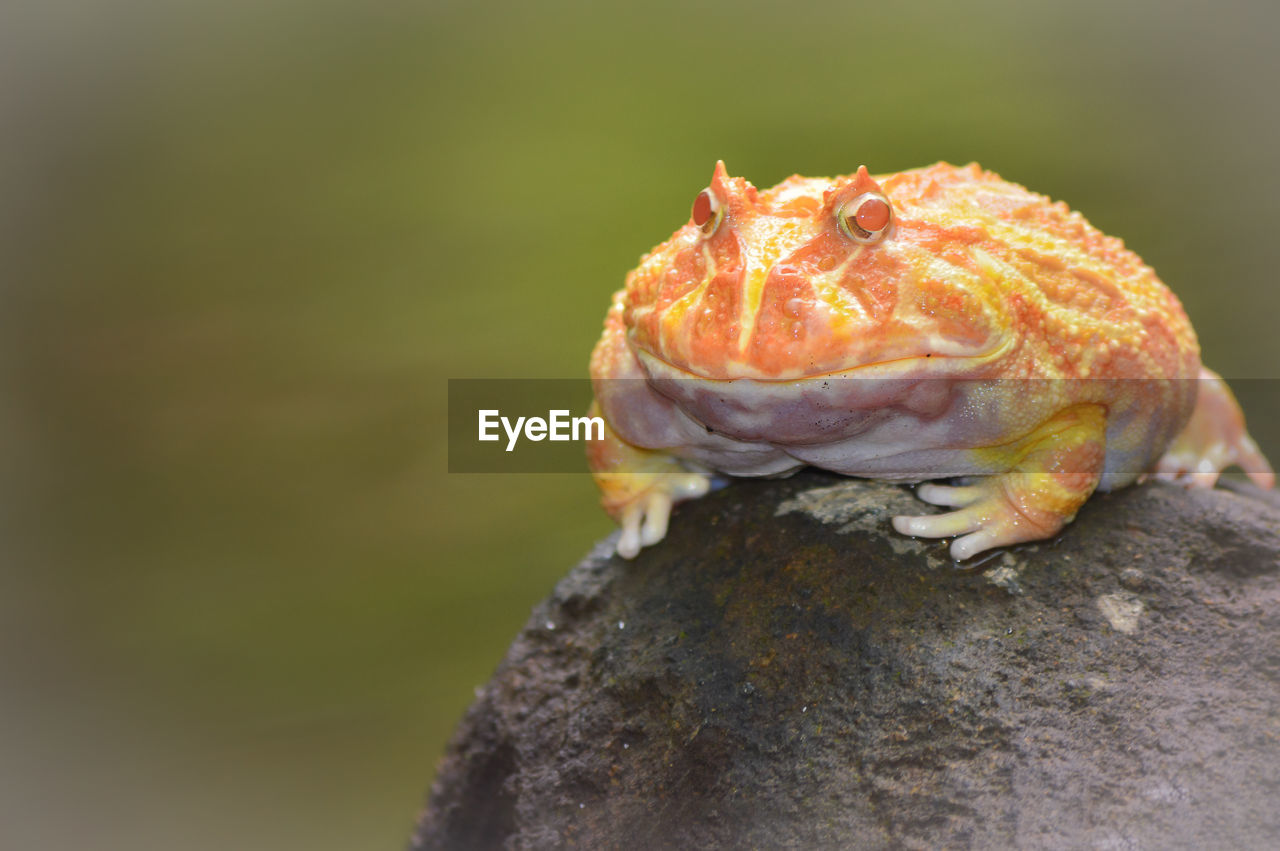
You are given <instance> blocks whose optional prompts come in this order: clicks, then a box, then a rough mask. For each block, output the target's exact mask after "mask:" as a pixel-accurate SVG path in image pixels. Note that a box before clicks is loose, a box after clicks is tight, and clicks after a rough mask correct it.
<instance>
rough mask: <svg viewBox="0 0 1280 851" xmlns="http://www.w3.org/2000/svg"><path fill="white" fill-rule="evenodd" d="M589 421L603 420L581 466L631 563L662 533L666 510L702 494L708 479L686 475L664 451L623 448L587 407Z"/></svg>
mask: <svg viewBox="0 0 1280 851" xmlns="http://www.w3.org/2000/svg"><path fill="white" fill-rule="evenodd" d="M590 416H593V417H596V416H598V417H600V418H601V419H602V420H604V423H605V426H604V439H603V440H593V441H590V442H588V444H587V447H588V448H587V463H588V465H589V466H590V467H591V475H592V477H593V478H594V479H595V480H596V485H597V486H599V488H600V503H601V505H603V506H604V509H605V511H607V512H609V514H611V515H612V516H613V518H614V519H615V520H617V521H618V523H619V524H620V525H621V526H622V535H621V536H620V537H619V538H618V555H620V556H622V557H623V558H634V557H635V555H636V553H638V552H640V548H641V547H647V546H649V545H650V544H656V543H657V542H658V541H661V540H662V539H663V538H664V537H666V534H667V520H668V518H669V517H670V515H671V506H672V505H674V504H675V503H677V502H680V501H682V500H686V499H694V498H696V497H699V496H702V495H703V494H705V493H706V492H707V491H708V490H709V489H710V487H711V478H710V477H709V476H707V475H706V474H704V473H701V472H697V471H694V470H690V469H689V468H687V467H686V466H685V465H684V464H683V463H682V462H681V461H680V460H679V459H677V458H676V457H675V456H673V455H669V454H667V453H666V452H661V451H658V450H654V449H641V448H640V447H638V446H632V445H631V444H630V443H627V442H626V441H625V440H623V439H622V438H621V437H619V436H618V434H617V432H615V431H614V430H613V427H612V426H610V425H609V421H608V420H607V419H605V418H604V416H603V415H602V414H601V413H600V406H599V405H598V404H596V403H594V402H593V403H592V404H591V411H590Z"/></svg>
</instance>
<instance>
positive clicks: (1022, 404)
mask: <svg viewBox="0 0 1280 851" xmlns="http://www.w3.org/2000/svg"><path fill="white" fill-rule="evenodd" d="M591 376H592V380H593V387H594V390H595V395H596V402H595V404H594V405H593V411H598V412H599V413H600V414H602V415H603V416H604V418H605V420H606V423H607V424H608V428H607V429H606V439H605V440H604V441H597V442H595V443H593V444H591V448H590V449H589V450H588V459H589V462H590V465H591V469H592V471H593V474H594V476H595V479H596V482H597V484H598V485H599V486H600V489H601V494H602V502H603V504H604V507H605V508H606V510H608V511H609V512H610V513H611V514H612V515H613V516H614V517H615V518H616V519H618V521H619V522H620V523H621V525H622V527H623V532H622V535H621V536H620V538H619V542H618V552H619V553H620V554H622V555H623V556H626V557H631V556H634V555H635V554H636V553H637V552H638V551H639V549H640V548H641V547H642V546H645V545H649V544H653V543H656V542H658V541H659V540H661V539H662V537H663V536H664V535H665V533H666V526H667V521H668V517H669V514H670V509H671V506H672V505H673V504H674V503H676V502H679V501H680V500H682V499H690V498H694V497H697V496H700V495H702V494H703V493H705V492H706V491H707V490H708V489H709V487H710V486H711V482H712V477H713V476H714V475H715V474H716V473H724V474H728V475H733V476H766V475H781V474H786V473H788V472H791V471H793V470H795V469H798V468H799V467H800V466H803V465H806V464H809V465H813V466H818V467H822V468H824V469H828V470H833V471H836V472H840V473H844V474H847V475H853V476H867V477H874V478H880V479H887V480H890V481H905V482H921V481H928V480H936V479H948V480H953V481H951V483H948V484H941V483H929V484H923V485H921V486H920V487H919V488H918V489H917V491H916V493H917V496H918V497H919V498H920V499H922V500H923V501H925V502H928V503H932V504H935V505H940V506H945V507H946V508H948V509H950V510H949V511H946V512H944V513H941V514H929V515H920V516H900V517H896V518H895V519H894V526H895V528H896V529H897V530H898V531H899V532H902V533H903V534H908V535H917V536H923V537H954V538H955V540H954V541H953V542H952V545H951V553H952V555H953V556H954V557H955V558H957V559H965V558H968V557H970V556H973V555H975V554H977V553H979V552H982V551H983V550H986V549H989V548H991V547H996V546H1003V545H1007V544H1013V543H1018V542H1022V541H1030V540H1038V539H1042V538H1047V537H1050V536H1052V535H1054V534H1056V533H1057V532H1058V531H1059V530H1060V529H1061V528H1062V527H1063V525H1065V524H1066V523H1068V522H1070V520H1071V519H1072V518H1073V517H1074V516H1075V513H1076V511H1077V510H1078V509H1079V507H1080V506H1081V505H1082V504H1083V503H1084V501H1085V500H1086V499H1088V497H1089V496H1090V495H1091V494H1092V493H1093V492H1094V491H1095V490H1097V489H1099V488H1101V489H1104V490H1105V489H1111V488H1115V487H1121V486H1123V485H1126V484H1130V483H1132V482H1133V481H1135V480H1137V479H1139V478H1140V477H1141V476H1143V475H1144V474H1146V473H1149V472H1154V473H1156V474H1158V475H1162V476H1166V477H1170V478H1175V479H1182V480H1184V481H1186V482H1187V483H1188V484H1193V485H1198V486H1212V484H1213V483H1214V481H1215V480H1216V478H1217V475H1218V472H1219V471H1220V470H1222V469H1223V468H1224V467H1226V466H1229V465H1231V464H1233V463H1234V464H1240V465H1241V466H1242V467H1243V468H1244V469H1245V470H1246V472H1248V473H1249V474H1250V476H1251V477H1252V478H1253V479H1254V481H1255V482H1257V483H1258V484H1259V485H1260V486H1263V487H1270V486H1272V484H1273V482H1274V476H1273V474H1272V473H1271V468H1270V466H1269V465H1268V464H1267V461H1266V459H1265V458H1263V456H1262V455H1261V454H1260V453H1259V451H1258V449H1257V447H1256V445H1255V444H1254V443H1253V441H1252V440H1251V439H1250V438H1249V436H1248V434H1247V433H1246V431H1245V427H1244V418H1243V414H1242V413H1241V411H1240V408H1239V406H1238V404H1237V403H1236V402H1235V399H1234V398H1233V397H1232V395H1231V393H1230V390H1229V389H1227V387H1226V385H1225V383H1223V382H1222V380H1221V379H1220V378H1218V377H1217V376H1216V375H1215V374H1213V373H1212V372H1210V371H1209V370H1207V369H1205V368H1204V367H1202V366H1201V364H1200V351H1199V345H1198V343H1197V342H1196V337H1195V333H1194V331H1193V330H1192V328H1191V324H1190V322H1189V321H1188V319H1187V316H1186V313H1185V312H1184V311H1183V309H1182V306H1181V304H1180V303H1179V302H1178V300H1177V298H1176V297H1175V296H1174V295H1173V293H1171V292H1170V291H1169V289H1168V288H1167V287H1165V286H1164V284H1163V283H1161V281H1160V280H1159V279H1158V278H1157V277H1156V275H1155V273H1154V272H1153V271H1152V270H1151V269H1150V268H1149V267H1148V266H1146V265H1145V264H1144V263H1143V262H1142V260H1141V259H1140V258H1139V257H1138V256H1137V255H1135V254H1134V253H1133V252H1131V251H1129V250H1127V249H1126V248H1125V247H1124V245H1123V243H1122V242H1121V241H1120V240H1118V239H1115V238H1113V237H1109V236H1106V235H1104V234H1102V233H1100V232H1099V231H1098V230H1096V229H1095V228H1093V227H1092V226H1091V225H1089V223H1088V222H1086V221H1085V219H1084V217H1083V216H1081V215H1080V214H1079V213H1076V212H1074V211H1072V210H1070V209H1069V208H1068V207H1067V206H1066V205H1065V204H1063V203H1061V202H1057V203H1055V202H1051V201H1050V200H1049V199H1047V198H1045V197H1043V196H1040V195H1037V194H1035V193H1032V192H1029V191H1028V190H1026V189H1024V188H1023V187H1021V186H1018V185H1016V184H1012V183H1008V182H1006V181H1004V180H1002V179H1001V178H999V177H998V176H996V175H995V174H993V173H991V172H986V171H983V170H982V169H981V168H979V167H978V166H977V165H969V166H967V167H963V168H957V167H955V166H951V165H948V164H945V163H939V164H937V165H933V166H929V167H927V168H922V169H915V170H911V171H905V172H899V173H896V174H891V175H881V176H878V177H872V176H871V175H870V174H868V173H867V171H866V169H865V168H860V169H859V170H858V171H857V172H856V173H854V174H852V175H849V176H845V177H838V178H834V179H826V178H804V177H800V176H798V175H797V176H793V177H790V178H788V179H786V180H784V181H782V182H781V183H779V184H778V185H777V186H775V187H773V188H772V189H768V190H766V191H763V192H759V191H757V190H756V189H755V187H753V186H752V185H751V184H750V183H748V182H747V181H746V180H744V179H742V178H733V177H730V176H729V175H728V173H727V171H726V170H725V168H724V164H723V163H719V164H717V166H716V169H715V172H714V174H713V176H712V180H711V183H710V185H709V186H708V187H707V189H705V190H704V191H703V192H702V193H701V194H700V195H699V196H698V198H697V199H696V200H695V203H694V206H693V211H692V214H691V216H690V220H689V222H687V223H686V224H685V225H684V226H683V227H681V228H680V229H679V230H677V231H676V232H675V233H674V234H673V235H672V236H671V238H670V239H669V240H667V241H666V242H664V243H662V244H661V245H659V246H657V247H656V248H654V249H653V250H652V251H651V252H649V253H648V254H647V255H645V256H644V257H643V258H642V259H641V261H640V265H639V266H638V267H637V268H636V269H635V270H633V271H632V272H631V273H630V274H629V275H628V276H627V280H626V286H625V288H624V289H622V290H619V291H618V292H617V293H616V294H615V295H614V299H613V304H612V305H611V307H610V309H609V312H608V314H607V316H606V319H605V328H604V333H603V335H602V337H601V339H600V342H599V343H598V344H597V346H596V348H595V350H594V352H593V353H592V357H591ZM957 478H959V479H960V481H959V482H956V481H954V480H955V479H957Z"/></svg>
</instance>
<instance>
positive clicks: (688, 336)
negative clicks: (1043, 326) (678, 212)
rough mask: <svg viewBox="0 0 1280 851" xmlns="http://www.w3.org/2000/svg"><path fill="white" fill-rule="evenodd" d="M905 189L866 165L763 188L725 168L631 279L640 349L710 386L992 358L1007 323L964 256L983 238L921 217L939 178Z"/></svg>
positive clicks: (629, 320) (987, 283)
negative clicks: (711, 381) (710, 381)
mask: <svg viewBox="0 0 1280 851" xmlns="http://www.w3.org/2000/svg"><path fill="white" fill-rule="evenodd" d="M948 168H950V167H949V166H948ZM904 174H909V173H904ZM899 177H901V176H899ZM895 180H897V178H895ZM899 185H900V187H901V189H902V190H903V191H902V192H901V194H897V193H896V191H895V189H894V186H893V185H889V186H881V184H880V183H879V182H877V181H876V180H875V179H874V178H873V177H872V176H871V175H870V174H868V173H867V170H866V168H859V169H858V171H857V172H856V173H855V174H853V175H849V176H846V177H841V178H836V179H834V180H827V179H823V178H802V177H799V176H793V177H790V178H788V179H787V180H784V181H783V182H782V183H779V184H778V185H777V186H775V187H773V188H772V189H769V190H766V191H765V192H758V191H757V190H756V188H755V187H754V186H752V185H751V184H750V183H748V182H747V181H746V180H744V179H743V178H740V177H730V176H729V174H728V172H727V171H726V170H725V167H724V163H723V162H720V163H717V164H716V168H715V172H714V173H713V174H712V177H711V183H710V185H708V186H707V188H706V189H703V190H702V191H701V192H699V193H698V194H697V196H696V197H695V199H694V202H693V208H692V211H691V213H690V217H689V221H688V222H687V223H686V224H685V225H684V226H683V227H682V228H680V229H679V230H677V231H676V232H675V233H674V234H673V235H672V236H671V238H670V239H669V240H667V241H666V242H665V243H663V244H662V245H659V246H658V247H657V248H655V249H654V250H653V251H651V252H650V253H649V254H648V255H646V256H645V258H644V259H643V260H642V261H641V263H640V266H639V267H638V268H637V269H636V270H635V271H633V272H632V273H631V275H630V276H629V277H628V278H627V290H626V298H625V313H624V322H625V324H626V326H627V328H628V333H629V337H630V340H631V342H632V345H633V346H634V347H636V348H637V349H638V350H639V351H640V352H641V353H642V354H647V355H650V356H652V357H653V358H656V359H657V360H658V361H661V362H665V364H666V365H667V366H669V367H674V368H675V370H677V371H679V372H682V373H687V374H691V375H694V376H699V377H704V378H744V377H752V378H768V379H795V378H804V377H811V376H818V375H827V374H829V373H836V372H844V371H847V370H852V369H857V368H860V367H864V366H870V365H877V364H884V363H887V362H889V361H903V360H907V359H912V360H914V359H920V361H921V365H922V366H925V372H926V374H927V373H945V368H943V367H942V361H944V360H946V359H948V358H951V359H954V358H965V359H973V358H975V357H977V358H981V357H985V356H988V355H989V354H990V353H991V352H993V351H995V350H997V349H999V348H1000V347H1001V346H1002V344H1003V342H1004V341H1005V340H1006V339H1007V338H1008V336H1009V334H1008V333H1007V332H1008V328H1009V321H1008V320H1007V318H1006V316H1005V312H1004V310H1003V309H1002V307H1001V305H1000V299H999V294H998V291H997V289H998V288H997V287H995V286H993V282H992V280H991V279H990V277H989V276H986V275H984V274H982V273H981V271H980V270H978V269H977V265H976V264H975V262H974V261H973V259H972V256H971V255H970V254H968V253H967V244H969V245H971V244H972V243H974V242H976V241H980V240H981V238H982V232H981V229H980V228H973V227H965V226H964V223H963V222H962V221H961V222H959V223H956V222H951V223H950V224H958V226H955V227H948V223H947V222H944V223H943V224H941V225H939V224H938V222H937V220H936V216H930V215H925V214H923V213H922V212H921V211H922V210H923V209H925V208H926V207H928V203H927V202H928V198H927V195H928V193H929V192H930V191H935V190H936V188H937V184H936V180H934V181H933V183H932V184H930V186H925V185H924V184H923V183H921V182H920V181H912V180H909V179H908V180H906V181H905V182H902V183H900V184H899ZM930 187H932V188H930ZM926 358H932V359H933V360H932V361H930V362H929V363H928V364H927V365H926V364H924V361H925V359H926Z"/></svg>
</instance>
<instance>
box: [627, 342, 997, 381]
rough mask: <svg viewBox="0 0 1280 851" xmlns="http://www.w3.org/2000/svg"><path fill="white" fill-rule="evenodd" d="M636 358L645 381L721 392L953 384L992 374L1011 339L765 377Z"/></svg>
mask: <svg viewBox="0 0 1280 851" xmlns="http://www.w3.org/2000/svg"><path fill="white" fill-rule="evenodd" d="M632 348H633V350H634V351H635V353H636V358H637V360H638V361H639V362H640V366H641V367H642V369H643V370H644V373H645V375H646V376H647V377H648V378H649V380H650V382H651V383H652V382H664V381H696V382H700V383H703V384H708V385H715V386H717V387H721V388H725V389H726V390H727V388H728V387H730V386H732V385H734V384H736V383H740V382H749V383H751V384H776V385H801V384H807V383H810V382H818V383H822V382H828V383H829V382H831V381H843V380H846V379H847V380H851V381H853V380H857V381H868V380H896V381H902V380H909V381H920V380H924V379H940V380H957V379H971V378H982V377H986V376H993V375H995V374H996V373H997V369H996V368H997V367H998V365H999V364H1000V363H1001V362H1002V361H1003V360H1004V358H1005V356H1006V355H1008V354H1009V353H1010V352H1012V350H1013V348H1014V337H1013V335H1005V336H1002V337H1001V338H999V339H998V340H997V341H996V344H995V345H994V346H990V347H987V348H985V349H983V350H982V351H979V352H972V351H950V352H947V351H928V352H923V353H916V354H909V355H903V356H901V357H891V358H886V359H883V360H876V361H872V362H869V363H864V364H859V365H857V366H852V367H842V368H839V369H829V370H822V369H817V370H814V371H813V372H795V373H792V374H782V375H776V374H775V375H770V374H766V373H764V372H763V371H761V370H760V369H758V368H757V367H755V366H753V365H751V364H749V363H746V362H743V361H741V360H737V359H734V358H726V359H725V360H724V361H722V362H721V363H719V364H717V369H716V370H715V372H716V373H717V374H708V373H707V372H702V371H699V370H697V369H695V368H693V367H690V366H682V365H680V364H676V363H672V362H671V361H670V360H667V359H666V358H663V357H660V356H659V355H656V354H654V353H653V352H651V351H649V350H648V349H644V348H641V347H639V346H633V347H632Z"/></svg>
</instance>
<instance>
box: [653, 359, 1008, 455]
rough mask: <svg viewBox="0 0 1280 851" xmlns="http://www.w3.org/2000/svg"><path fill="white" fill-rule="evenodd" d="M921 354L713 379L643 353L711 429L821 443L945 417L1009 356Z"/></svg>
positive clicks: (663, 382) (672, 393)
mask: <svg viewBox="0 0 1280 851" xmlns="http://www.w3.org/2000/svg"><path fill="white" fill-rule="evenodd" d="M1012 348H1013V344H1012V342H1011V341H1005V342H1004V343H1002V345H1001V346H1000V347H999V348H997V349H993V350H992V351H990V352H987V353H985V354H983V355H974V356H969V357H959V356H955V357H942V358H939V357H931V356H926V355H918V356H913V357H904V358H898V359H895V360H891V361H883V362H879V363H872V364H865V365H862V366H858V367H853V368H848V369H843V370H833V371H830V372H823V373H814V374H812V375H804V376H798V377H794V378H779V377H769V378H755V377H742V378H728V379H724V378H709V377H706V376H701V375H698V374H696V373H694V372H691V371H689V370H686V369H682V368H680V367H678V366H675V365H673V364H671V363H668V362H667V361H665V360H663V359H661V358H659V357H657V356H656V355H653V354H652V353H650V352H645V351H639V352H637V358H638V360H639V362H640V364H641V366H642V368H643V370H644V373H645V376H646V379H647V383H648V385H649V386H650V387H651V388H652V389H653V390H654V391H655V392H657V393H659V394H660V395H662V396H664V397H666V398H667V399H669V400H670V401H671V402H673V403H674V404H675V405H676V406H677V407H679V408H680V409H681V410H682V411H684V413H685V414H687V415H688V416H689V417H690V418H692V419H693V420H694V421H695V422H698V423H701V424H702V425H704V426H705V427H706V428H707V429H708V430H710V431H715V432H719V433H723V434H725V435H728V436H732V437H734V438H736V439H738V440H760V441H767V442H769V443H773V444H784V445H786V444H790V445H801V444H816V443H826V442H830V441H831V440H835V439H844V438H850V437H856V436H858V435H861V434H864V433H865V432H867V431H868V430H870V429H872V428H875V427H876V426H878V425H881V424H883V423H884V422H886V421H889V420H892V419H894V418H895V417H898V416H901V415H906V416H909V417H911V418H913V420H914V421H917V422H918V421H920V420H936V419H939V418H942V417H943V416H944V415H945V414H946V413H947V412H948V411H949V410H951V409H952V408H953V406H954V405H955V404H956V400H957V398H959V397H961V396H964V395H967V394H969V392H970V391H972V390H973V388H974V386H975V385H980V384H982V383H983V379H985V378H990V377H994V375H995V374H996V371H995V370H994V369H993V367H992V364H993V363H998V362H999V361H1000V359H1001V356H1002V355H1004V354H1006V353H1008V352H1009V351H1011V350H1012Z"/></svg>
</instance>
